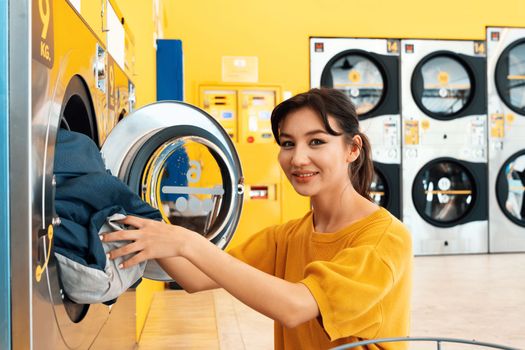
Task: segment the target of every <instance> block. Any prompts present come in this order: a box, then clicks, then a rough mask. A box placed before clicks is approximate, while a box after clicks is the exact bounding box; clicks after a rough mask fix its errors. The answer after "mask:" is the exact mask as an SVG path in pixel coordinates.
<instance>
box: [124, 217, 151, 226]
mask: <svg viewBox="0 0 525 350" xmlns="http://www.w3.org/2000/svg"><path fill="white" fill-rule="evenodd" d="M147 221H148V220H147V219H143V218H139V217H137V216H131V215H128V216H126V217H125V218H124V219H122V220H120V221H119V222H120V223H121V224H124V225H129V226H133V227H136V228H142V227H143V226H144V224H145V223H146V222H147Z"/></svg>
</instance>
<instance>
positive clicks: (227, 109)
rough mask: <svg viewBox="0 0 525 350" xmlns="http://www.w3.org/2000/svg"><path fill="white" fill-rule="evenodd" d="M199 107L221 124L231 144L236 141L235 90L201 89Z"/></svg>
mask: <svg viewBox="0 0 525 350" xmlns="http://www.w3.org/2000/svg"><path fill="white" fill-rule="evenodd" d="M199 105H200V106H201V107H202V108H203V109H204V110H205V111H206V112H208V113H209V114H210V115H211V116H212V117H213V118H215V119H216V120H217V121H219V123H221V125H222V127H223V128H224V129H225V130H226V132H227V133H228V135H230V137H231V138H232V140H233V142H237V141H238V137H237V135H238V129H237V90H234V89H224V90H214V89H213V87H201V94H200V101H199Z"/></svg>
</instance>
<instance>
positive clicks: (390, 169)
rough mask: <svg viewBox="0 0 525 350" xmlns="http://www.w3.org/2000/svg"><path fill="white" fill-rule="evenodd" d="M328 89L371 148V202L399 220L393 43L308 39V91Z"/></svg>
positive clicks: (398, 127) (396, 68) (396, 70)
mask: <svg viewBox="0 0 525 350" xmlns="http://www.w3.org/2000/svg"><path fill="white" fill-rule="evenodd" d="M320 86H323V87H333V88H336V89H338V90H341V91H343V92H344V93H345V94H347V95H348V96H349V97H350V99H351V100H352V102H353V103H354V105H355V106H356V110H357V114H358V116H359V119H360V125H361V130H362V131H363V132H364V134H365V135H366V136H367V137H368V138H369V140H370V143H371V146H372V158H373V160H374V170H375V176H374V179H373V181H372V185H371V191H370V192H371V196H372V198H373V199H374V201H375V202H376V203H377V204H379V205H381V206H383V207H385V208H387V209H388V210H389V211H390V212H391V213H392V214H394V215H395V216H397V217H398V218H401V190H400V188H401V179H400V175H401V143H400V132H401V125H400V124H401V118H400V108H399V41H398V40H387V39H355V38H310V87H312V88H315V87H320Z"/></svg>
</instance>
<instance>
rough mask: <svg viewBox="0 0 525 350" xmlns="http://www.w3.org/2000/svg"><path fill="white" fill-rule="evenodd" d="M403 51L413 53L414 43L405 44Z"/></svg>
mask: <svg viewBox="0 0 525 350" xmlns="http://www.w3.org/2000/svg"><path fill="white" fill-rule="evenodd" d="M405 53H414V44H405Z"/></svg>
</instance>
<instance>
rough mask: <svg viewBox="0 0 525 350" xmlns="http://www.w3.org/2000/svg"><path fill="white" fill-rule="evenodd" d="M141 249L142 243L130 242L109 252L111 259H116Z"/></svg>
mask: <svg viewBox="0 0 525 350" xmlns="http://www.w3.org/2000/svg"><path fill="white" fill-rule="evenodd" d="M141 250H142V245H141V244H140V243H138V242H133V243H130V244H126V245H125V246H122V247H120V248H117V249H114V250H112V251H110V252H109V253H108V254H109V258H110V259H116V258H118V257H121V256H124V255H128V254H132V253H136V252H140V251H141Z"/></svg>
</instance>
